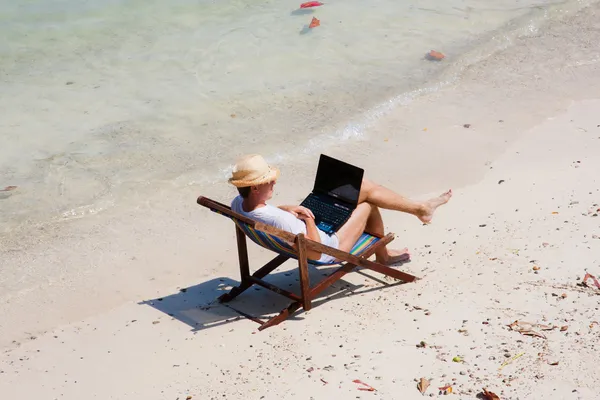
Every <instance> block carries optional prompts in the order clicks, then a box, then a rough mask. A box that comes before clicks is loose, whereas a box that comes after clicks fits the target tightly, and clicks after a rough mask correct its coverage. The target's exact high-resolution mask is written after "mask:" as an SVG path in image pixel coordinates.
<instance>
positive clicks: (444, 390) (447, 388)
mask: <svg viewBox="0 0 600 400" xmlns="http://www.w3.org/2000/svg"><path fill="white" fill-rule="evenodd" d="M438 389H439V390H440V392H442V393H443V394H450V393H452V386H450V385H446V386H442V387H441V388H438Z"/></svg>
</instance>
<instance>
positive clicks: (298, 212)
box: [279, 206, 315, 221]
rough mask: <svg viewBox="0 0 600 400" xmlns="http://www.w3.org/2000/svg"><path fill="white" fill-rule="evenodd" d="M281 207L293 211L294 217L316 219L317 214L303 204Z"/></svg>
mask: <svg viewBox="0 0 600 400" xmlns="http://www.w3.org/2000/svg"><path fill="white" fill-rule="evenodd" d="M279 208H281V209H282V210H285V211H287V212H289V213H291V214H292V215H293V216H294V217H296V218H298V219H301V220H302V221H306V220H307V219H315V214H313V212H312V211H310V210H309V209H308V208H306V207H303V206H281V207H279Z"/></svg>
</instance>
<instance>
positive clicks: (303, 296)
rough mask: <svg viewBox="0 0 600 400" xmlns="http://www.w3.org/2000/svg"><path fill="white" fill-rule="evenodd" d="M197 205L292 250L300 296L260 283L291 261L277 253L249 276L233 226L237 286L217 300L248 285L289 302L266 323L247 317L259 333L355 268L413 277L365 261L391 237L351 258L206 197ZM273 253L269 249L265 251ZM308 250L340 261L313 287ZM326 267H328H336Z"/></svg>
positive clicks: (240, 238)
mask: <svg viewBox="0 0 600 400" xmlns="http://www.w3.org/2000/svg"><path fill="white" fill-rule="evenodd" d="M197 202H198V204H200V205H202V206H204V207H207V208H209V209H211V210H212V211H215V212H217V213H220V214H223V215H225V216H227V217H229V218H231V219H234V220H238V221H239V222H241V223H244V224H247V225H249V226H251V227H252V228H254V229H255V230H258V231H261V232H264V233H266V234H268V235H271V236H274V237H276V238H279V239H280V240H282V241H285V242H287V243H288V244H290V245H291V247H292V248H293V256H294V258H296V259H297V260H298V269H299V275H300V294H299V295H297V294H295V293H292V292H290V291H287V290H285V289H282V288H280V287H277V286H275V285H273V284H271V283H269V282H266V281H264V280H263V278H264V277H265V276H267V275H268V274H270V273H271V272H272V271H274V270H275V269H276V268H277V267H279V266H280V265H281V264H283V263H284V262H285V261H287V260H288V259H290V258H292V257H291V256H289V255H287V254H279V255H277V256H276V257H275V258H273V259H272V260H271V261H269V262H268V263H266V264H265V265H263V266H262V267H261V268H259V269H258V270H257V271H256V272H254V273H253V274H251V273H250V262H249V260H248V248H247V242H246V235H245V233H244V231H243V230H242V229H241V228H240V227H239V226H238V225H237V224H236V238H237V248H238V259H239V264H240V275H241V282H240V284H239V286H236V287H234V288H233V289H232V290H231V291H230V292H228V293H225V294H223V295H222V296H220V297H219V301H220V302H222V303H226V302H229V301H231V300H233V299H234V298H236V297H237V296H239V295H240V294H241V293H243V292H244V291H245V290H247V289H248V288H250V287H251V286H252V285H259V286H262V287H264V288H266V289H269V290H271V291H273V292H275V293H278V294H280V295H282V296H285V297H287V298H289V299H291V300H292V303H291V304H290V305H289V306H288V307H286V308H284V309H283V310H282V311H281V312H280V313H279V314H278V315H276V316H274V317H272V318H271V319H269V320H267V321H262V320H260V319H258V318H251V319H252V320H253V321H255V322H258V323H259V324H261V325H260V327H259V328H258V330H259V331H262V330H263V329H266V328H268V327H270V326H273V325H277V324H279V323H281V322H282V321H284V320H285V319H286V318H288V317H289V316H290V315H292V314H293V313H294V312H296V311H297V310H298V309H299V308H300V307H302V308H303V309H304V310H305V311H308V310H310V309H311V307H312V300H313V299H315V298H316V297H317V296H318V295H319V293H321V292H322V291H323V290H325V289H326V288H328V287H329V286H331V285H332V284H334V283H335V282H337V281H338V280H340V279H341V278H342V277H343V276H344V275H346V274H347V273H348V272H350V271H352V270H353V269H354V268H356V267H357V266H360V267H363V268H367V269H370V270H373V271H375V272H379V273H381V274H383V275H387V276H390V277H392V278H396V279H399V280H402V281H405V282H413V281H415V280H416V279H418V278H417V277H415V276H413V275H410V274H407V273H405V272H402V271H399V270H397V269H394V268H390V267H388V266H385V265H383V264H380V263H377V262H373V261H369V260H368V258H369V257H370V256H371V255H373V254H374V253H375V252H376V251H377V249H379V248H380V247H382V246H385V245H387V244H388V243H390V242H391V241H392V240H394V234H393V233H388V234H387V235H385V236H383V237H380V239H379V240H378V241H377V242H376V243H375V244H373V245H372V246H370V247H369V248H367V249H366V250H365V251H364V252H363V253H361V254H360V255H352V254H350V253H347V252H345V251H342V250H339V249H335V248H333V247H329V246H325V245H323V244H321V243H318V242H315V241H313V240H310V239H308V238H306V236H305V235H304V234H301V233H300V234H298V235H294V234H292V233H289V232H286V231H283V230H281V229H278V228H275V227H273V226H270V225H266V224H264V223H261V222H257V221H254V220H252V219H249V218H247V217H245V216H243V215H241V214H238V213H236V212H234V211H232V210H231V208H230V207H228V206H226V205H224V204H221V203H219V202H217V201H214V200H211V199H209V198H206V197H203V196H200V197H198V200H197ZM268 250H271V251H274V250H273V249H268ZM310 250H314V251H317V252H319V253H324V254H328V255H330V256H333V257H335V258H336V259H337V260H340V261H339V262H338V263H336V264H339V265H341V266H340V267H339V268H338V269H337V270H335V271H334V272H333V273H332V274H331V275H329V276H328V277H327V278H325V279H323V280H322V281H321V282H319V283H318V284H317V285H315V286H313V287H311V286H310V278H309V274H308V264H309V263H310V262H311V261H310V260H309V259H308V257H307V252H308V251H310ZM336 264H330V265H336Z"/></svg>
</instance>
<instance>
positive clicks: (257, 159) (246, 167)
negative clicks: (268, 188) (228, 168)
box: [229, 154, 279, 187]
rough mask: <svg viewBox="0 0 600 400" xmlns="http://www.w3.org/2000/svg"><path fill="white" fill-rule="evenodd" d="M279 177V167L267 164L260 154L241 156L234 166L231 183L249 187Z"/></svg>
mask: <svg viewBox="0 0 600 400" xmlns="http://www.w3.org/2000/svg"><path fill="white" fill-rule="evenodd" d="M277 178H279V169H277V168H275V167H272V166H270V165H269V164H267V162H266V161H265V159H264V158H262V156H260V155H258V154H250V155H247V156H243V157H242V158H240V159H239V160H238V161H237V163H236V164H235V165H234V167H233V171H232V174H231V178H229V183H231V184H232V185H233V186H236V187H248V186H255V185H261V184H263V183H267V182H272V181H274V180H276V179H277Z"/></svg>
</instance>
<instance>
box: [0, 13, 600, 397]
mask: <svg viewBox="0 0 600 400" xmlns="http://www.w3.org/2000/svg"><path fill="white" fill-rule="evenodd" d="M595 12H597V11H596V9H592V10H588V12H587V13H584V14H583V15H582V16H580V17H578V18H579V20H576V21H578V23H577V24H575V23H573V21H570V22H565V23H556V26H554V27H553V30H552V31H549V33H545V34H540V35H539V36H537V37H533V38H529V39H523V43H521V46H518V47H517V49H520V50H515V49H509V50H507V51H506V52H501V53H498V54H496V55H494V56H493V57H491V58H490V59H489V60H487V61H486V62H484V63H481V64H478V65H477V66H475V67H473V68H472V69H471V70H469V71H466V73H465V80H464V82H463V84H462V85H461V86H460V87H450V88H447V89H445V90H443V91H441V92H439V93H437V94H434V95H431V96H426V97H424V98H422V99H421V100H419V101H417V102H415V103H414V104H412V105H410V106H407V107H403V108H402V109H399V110H397V112H394V113H392V114H390V115H388V116H386V117H385V118H382V120H381V121H380V123H378V125H377V126H375V127H373V129H372V131H371V132H370V136H369V138H368V139H369V140H368V141H364V142H361V143H357V144H355V145H354V146H352V145H350V146H348V147H345V148H344V149H341V148H339V149H332V151H331V153H332V154H334V155H336V154H337V155H339V154H346V155H347V157H349V158H351V159H353V160H354V159H355V160H357V163H358V164H361V165H365V166H366V167H367V169H368V171H369V176H370V177H372V178H373V179H377V180H379V181H380V182H382V183H384V184H386V185H389V186H391V187H395V188H400V189H402V190H403V191H404V192H405V193H407V194H409V195H411V196H413V195H414V196H418V197H419V198H427V197H428V196H431V195H434V194H438V193H440V192H441V191H443V190H446V189H447V188H448V187H452V188H453V189H454V193H455V195H454V198H453V199H452V201H451V202H450V203H449V204H448V205H446V206H444V207H443V208H442V209H440V210H439V212H438V213H437V215H436V217H435V220H434V223H433V224H432V225H430V226H421V225H420V224H419V223H418V221H417V220H416V219H415V218H414V217H411V216H405V215H399V214H395V213H391V212H385V213H384V218H385V221H386V226H387V227H388V229H389V230H391V231H393V232H395V233H396V234H397V235H398V238H397V239H396V241H395V242H394V243H395V244H397V246H399V247H404V246H407V247H409V248H410V249H411V250H412V254H413V260H412V262H411V263H409V264H406V265H404V266H402V268H403V269H406V270H407V271H408V272H411V273H413V274H415V275H418V276H420V277H421V278H423V279H421V280H420V281H418V282H417V283H412V284H394V283H393V282H390V281H386V280H384V279H382V277H381V276H379V275H377V274H374V273H370V272H367V271H360V272H358V273H354V274H350V275H347V276H346V277H345V278H344V280H343V281H341V282H340V283H339V284H337V285H336V287H335V288H333V289H335V290H331V291H328V292H327V293H325V294H324V296H323V298H322V299H320V300H319V301H317V302H316V304H315V307H314V308H313V309H312V310H311V311H309V312H307V313H302V312H300V313H298V314H297V315H296V316H294V318H291V319H290V320H288V321H286V322H284V323H282V324H281V325H279V326H277V327H274V328H270V329H268V330H266V331H264V332H260V333H259V332H257V331H256V328H257V325H256V324H255V323H254V322H252V321H249V320H247V319H244V318H239V317H238V316H237V314H235V313H234V312H232V311H231V310H230V309H228V308H226V307H224V306H222V305H218V304H215V303H213V300H214V299H215V298H216V297H217V296H218V295H219V294H220V293H222V292H223V291H224V290H226V289H227V288H228V287H229V286H230V285H232V284H235V283H236V279H237V271H236V268H237V267H236V254H235V252H234V250H235V243H234V241H233V238H234V235H233V227H232V225H231V223H230V222H228V221H226V220H224V219H223V218H222V217H220V216H218V215H214V214H212V213H209V212H207V211H206V210H204V209H201V208H200V207H198V206H196V205H194V197H195V196H196V195H198V194H200V193H198V192H197V191H196V190H195V188H194V187H190V188H188V189H187V190H182V191H180V192H177V193H168V191H166V192H167V193H166V194H165V193H162V194H163V195H164V196H166V197H168V198H169V199H170V200H172V201H173V202H174V201H180V204H181V206H180V207H178V208H173V207H167V205H164V206H161V205H160V204H154V203H152V198H148V199H142V198H140V201H139V204H140V205H139V207H138V208H137V209H135V210H131V212H130V214H129V215H115V216H114V217H113V218H115V219H116V218H127V219H126V220H127V221H131V222H132V224H131V225H130V226H131V228H129V229H128V230H115V229H111V225H110V220H109V221H107V222H104V223H102V224H98V223H96V222H97V221H95V220H93V219H92V220H89V221H81V223H79V224H78V225H73V226H70V227H69V229H68V230H66V229H65V230H64V231H62V230H59V231H57V232H56V233H55V236H56V240H55V241H53V242H50V241H44V242H40V243H38V244H37V245H33V244H30V245H29V247H27V248H23V249H17V248H16V247H15V248H14V249H10V248H9V249H8V251H9V252H12V253H11V254H14V255H15V256H14V258H13V259H12V261H11V262H13V264H14V267H15V269H17V268H22V269H23V268H26V270H27V271H29V274H28V275H27V276H26V277H25V278H22V279H20V280H19V279H17V278H16V275H15V276H14V277H13V276H12V275H11V274H7V276H5V277H3V283H5V284H6V283H7V282H8V283H10V287H11V288H15V290H14V291H11V292H9V293H4V294H3V297H2V300H3V304H2V306H1V307H0V316H1V318H0V321H2V322H1V329H2V334H1V335H0V336H1V340H2V343H1V345H2V355H1V356H0V393H2V394H3V396H2V397H3V398H4V397H6V398H22V399H40V398H43V399H75V398H81V397H83V396H85V397H86V398H89V397H91V398H100V399H173V400H175V399H178V398H179V399H186V398H187V397H188V396H191V397H192V398H193V399H217V398H236V399H237V398H250V399H261V398H264V399H276V398H286V399H288V398H289V399H310V398H312V399H315V400H316V399H330V398H332V397H334V396H335V397H336V398H356V397H359V398H361V399H364V398H370V397H371V396H379V397H380V398H384V399H412V398H415V399H416V398H421V394H420V393H419V392H418V391H417V389H416V382H415V379H419V378H421V377H425V378H427V379H430V380H431V386H430V387H429V389H428V390H427V392H426V394H433V395H434V396H437V395H438V390H437V388H438V387H441V386H444V385H446V384H451V385H452V387H453V392H454V394H453V395H455V396H457V398H474V397H475V395H476V394H477V393H479V392H480V391H481V389H482V388H483V387H486V388H487V389H489V390H491V391H493V392H495V393H496V394H498V395H499V396H500V398H502V399H517V398H522V399H524V398H551V397H552V398H565V399H579V398H581V399H593V398H596V397H597V394H596V392H597V387H598V385H599V384H600V376H598V374H597V373H595V371H596V370H597V368H596V367H595V366H597V365H599V363H600V352H598V348H597V346H598V345H599V344H598V338H599V337H600V326H599V325H597V324H594V323H593V322H594V321H597V322H600V312H599V311H598V300H599V299H600V298H599V297H598V295H599V294H600V290H597V289H594V288H591V287H582V286H578V284H580V283H581V278H582V277H583V276H584V274H585V272H586V271H588V272H590V273H591V274H594V275H596V276H598V275H600V239H599V238H598V237H600V229H599V228H598V226H599V223H598V221H600V220H599V219H598V218H600V217H598V216H597V214H598V213H599V212H598V211H597V209H598V208H600V192H599V189H598V188H599V184H598V171H600V159H599V158H598V157H597V154H599V151H600V120H599V119H598V117H597V115H598V112H597V110H598V109H599V107H600V99H599V98H595V97H597V93H600V91H599V90H598V89H599V88H600V80H599V79H598V78H597V77H598V76H600V75H599V74H598V72H599V71H598V60H599V59H600V57H599V54H598V50H597V48H595V47H592V43H594V40H593V39H594V36H593V35H597V30H595V28H594V24H597V22H595V21H597V20H598V19H597V18H596V17H595V14H594V13H595ZM581 29H587V31H586V32H587V33H588V34H589V35H588V37H589V40H588V41H587V42H586V41H581V42H574V40H575V39H573V38H575V37H581V36H576V35H575V33H577V32H579V31H580V30H581ZM579 33H580V32H579ZM596 37H597V36H596ZM550 43H552V44H553V45H554V46H555V48H556V52H557V53H558V54H561V55H563V56H564V59H562V60H558V59H546V60H545V63H540V62H539V59H538V58H537V57H536V49H537V48H539V47H540V46H541V45H548V44H550ZM586 46H588V47H586ZM519 52H521V53H519ZM575 55H577V56H578V57H575ZM582 55H583V56H585V57H587V58H585V57H584V58H582V57H581V56H582ZM571 57H573V58H576V59H577V60H578V61H577V63H576V64H573V63H570V61H569V60H570V58H571ZM516 59H521V60H523V62H522V63H515V60H516ZM581 60H584V61H585V60H587V61H588V62H587V63H586V62H582V61H581ZM503 63H506V68H512V70H511V71H513V73H512V74H511V78H510V79H508V78H506V76H504V79H503V80H502V82H498V81H496V80H495V79H494V78H495V75H494V74H491V73H487V74H486V71H487V70H489V69H490V68H491V67H490V66H494V67H503V66H504V64H503ZM569 64H573V65H570V66H569ZM542 66H543V67H542ZM500 121H502V122H500ZM466 123H468V124H470V127H469V128H465V127H464V126H463V125H464V124H466ZM425 129H426V130H425ZM411 130H412V131H414V132H419V133H420V135H413V136H411V137H410V139H407V136H406V135H401V134H398V135H394V131H397V132H403V131H411ZM383 154H385V156H382V155H383ZM310 162H311V160H310V159H309V158H307V159H306V161H305V165H302V164H300V165H299V166H297V167H296V168H291V169H284V174H283V176H282V179H281V182H279V184H278V186H277V190H278V195H277V197H276V200H277V201H278V202H280V203H289V202H293V201H297V200H298V199H299V198H300V197H302V196H303V195H304V194H305V193H306V191H307V190H308V188H309V187H310V184H311V183H310V177H311V176H312V173H313V172H314V168H313V167H310V166H309V165H310V164H309V163H310ZM283 166H284V167H285V165H283ZM311 168H313V169H311ZM227 190H229V189H224V191H223V192H222V193H218V194H216V196H215V197H217V198H219V199H226V198H227V196H230V195H231V193H232V192H231V191H227ZM170 204H173V203H169V205H170ZM165 213H168V215H170V216H171V219H169V220H165V219H163V220H162V221H163V222H162V225H161V229H160V230H157V229H156V226H155V225H154V224H155V221H156V217H158V216H162V215H164V214H165ZM92 233H93V234H94V235H91V234H92ZM64 243H71V245H70V247H66V246H65V245H64ZM5 254H6V253H5ZM250 255H251V260H252V264H253V265H254V266H257V265H261V262H264V261H265V260H266V259H268V257H269V255H270V254H268V253H267V252H265V251H262V250H260V249H258V248H256V246H252V247H251V249H250ZM534 267H539V269H537V270H534ZM289 269H293V264H292V263H287V264H286V265H285V266H284V268H282V270H281V271H278V273H277V274H276V275H275V276H274V277H273V279H274V281H276V282H278V283H280V284H282V285H285V284H286V283H287V282H289V284H292V285H294V284H296V281H295V280H294V278H295V277H294V273H289V272H287V270H289ZM74 271H75V273H74ZM312 274H313V278H314V279H317V278H318V277H319V276H320V272H319V271H316V270H315V271H312ZM11 280H12V281H11ZM182 288H185V289H186V290H185V292H182V291H180V290H181V289H182ZM292 288H293V286H292ZM158 299H162V301H161V300H158ZM233 305H234V306H236V307H237V308H239V309H242V310H245V311H247V312H252V313H254V314H269V313H274V312H277V311H279V310H280V309H281V308H283V307H284V306H285V305H286V303H285V301H283V299H282V298H280V297H278V296H277V295H275V294H271V293H267V291H265V290H251V291H249V292H248V293H246V294H244V295H243V296H240V297H239V298H238V299H237V300H236V301H235V302H234V304H233ZM169 314H172V315H173V316H170V315H169ZM515 320H519V321H527V322H531V323H537V324H545V325H550V326H551V327H555V328H553V329H551V330H547V331H541V333H542V334H543V335H544V336H545V338H541V337H531V336H526V335H522V334H520V333H518V332H515V331H512V330H510V329H509V328H508V327H507V325H508V324H511V323H513V322H514V321H515ZM563 326H565V327H567V328H566V330H561V327H563ZM538 330H539V329H538ZM421 341H423V342H425V343H426V346H425V347H418V346H417V345H419V344H420V342H421ZM519 355H520V357H518V358H516V359H514V361H512V362H511V363H509V364H508V365H506V366H504V367H503V368H501V369H500V367H501V366H502V364H503V363H504V362H505V361H507V360H511V359H512V357H514V356H519ZM454 357H460V358H461V360H462V362H453V361H452V360H453V358H454ZM554 363H558V364H556V365H551V364H554ZM309 370H310V372H309ZM355 379H360V380H362V381H364V382H366V383H368V384H370V385H372V386H373V387H375V388H376V389H377V391H375V392H363V391H359V390H358V387H357V384H355V383H353V382H352V381H353V380H355Z"/></svg>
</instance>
